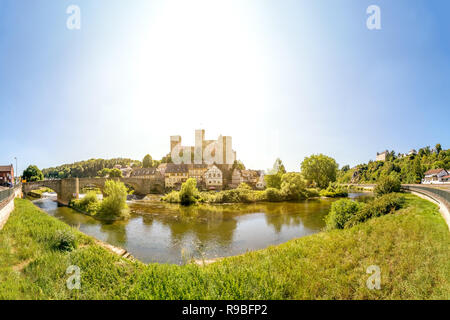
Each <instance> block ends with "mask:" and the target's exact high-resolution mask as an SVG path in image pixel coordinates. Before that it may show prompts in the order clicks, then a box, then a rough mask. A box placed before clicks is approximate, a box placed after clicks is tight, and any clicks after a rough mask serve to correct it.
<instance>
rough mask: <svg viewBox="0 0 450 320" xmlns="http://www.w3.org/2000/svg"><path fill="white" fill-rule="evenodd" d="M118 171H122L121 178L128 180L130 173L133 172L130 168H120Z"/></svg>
mask: <svg viewBox="0 0 450 320" xmlns="http://www.w3.org/2000/svg"><path fill="white" fill-rule="evenodd" d="M120 171H122V177H124V178H129V177H131V173H132V172H133V168H131V167H130V166H126V167H122V168H120Z"/></svg>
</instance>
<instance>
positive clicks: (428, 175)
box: [422, 168, 449, 184]
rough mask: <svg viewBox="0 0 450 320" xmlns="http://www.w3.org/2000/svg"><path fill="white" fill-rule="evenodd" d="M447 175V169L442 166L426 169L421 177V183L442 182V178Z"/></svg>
mask: <svg viewBox="0 0 450 320" xmlns="http://www.w3.org/2000/svg"><path fill="white" fill-rule="evenodd" d="M448 175H449V173H448V172H447V170H445V169H442V168H439V169H432V170H428V171H427V172H425V174H424V176H425V177H424V178H423V180H422V183H423V184H436V183H444V181H442V179H443V178H444V177H446V176H448Z"/></svg>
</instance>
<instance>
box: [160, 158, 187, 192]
mask: <svg viewBox="0 0 450 320" xmlns="http://www.w3.org/2000/svg"><path fill="white" fill-rule="evenodd" d="M188 178H189V169H188V166H187V165H185V164H179V165H177V164H173V163H168V164H167V167H166V170H165V173H164V184H165V186H166V188H168V189H176V190H179V189H180V188H181V185H182V184H183V183H184V182H186V180H187V179H188Z"/></svg>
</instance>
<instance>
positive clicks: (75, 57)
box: [0, 0, 450, 171]
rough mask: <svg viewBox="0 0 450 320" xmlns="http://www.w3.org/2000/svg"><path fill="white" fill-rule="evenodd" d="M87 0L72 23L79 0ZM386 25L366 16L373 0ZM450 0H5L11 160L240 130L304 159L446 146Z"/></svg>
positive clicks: (135, 147) (251, 140)
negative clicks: (369, 22) (370, 25)
mask: <svg viewBox="0 0 450 320" xmlns="http://www.w3.org/2000/svg"><path fill="white" fill-rule="evenodd" d="M71 4H75V5H78V6H79V7H80V9H81V29H80V30H68V29H67V28H66V20H67V18H68V17H69V15H68V14H66V9H67V7H68V6H69V5H71ZM372 4H375V5H378V6H379V7H380V8H381V26H382V29H381V30H374V31H370V30H368V29H367V27H366V19H367V17H368V15H367V14H366V9H367V7H368V6H369V5H372ZM449 12H450V2H449V1H447V0H441V1H438V0H434V1H426V0H423V1H417V0H415V1H413V0H405V1H402V0H396V1H379V0H370V1H365V0H360V1H351V0H342V1H334V0H327V1H325V0H316V1H299V0H292V1H290V0H283V1H274V0H272V1H262V0H254V1H241V0H234V1H215V0H208V1H207V0H202V1H197V0H189V1H170V0H160V1H151V0H145V1H138V0H133V1H125V0H113V1H111V0H107V1H106V0H96V1H91V0H89V1H88V0H71V1H62V0H59V1H55V0H36V1H25V0H0V114H1V119H2V126H1V127H0V164H8V163H14V157H15V156H17V157H18V159H19V169H21V170H20V171H22V170H23V169H24V167H25V166H27V165H29V164H36V165H38V166H39V167H41V168H43V167H49V166H55V165H59V164H62V163H71V162H74V161H77V160H85V159H89V158H112V157H131V158H136V159H142V158H143V156H144V155H145V154H146V153H150V154H151V155H152V156H153V157H154V158H161V157H162V156H163V155H165V154H166V153H167V152H168V150H169V136H170V135H175V134H180V135H182V136H183V141H185V142H186V144H189V143H193V141H194V130H195V129H196V128H205V129H206V134H207V138H209V139H211V138H215V137H216V136H217V135H218V134H220V133H222V134H224V135H231V136H233V144H234V149H235V150H236V151H237V154H238V158H239V159H241V160H243V161H244V163H245V164H246V165H247V167H250V168H254V169H266V168H268V167H270V166H271V165H272V163H273V161H274V160H275V158H276V157H280V158H281V159H282V160H283V162H284V163H285V164H286V167H287V168H288V169H289V170H298V169H299V164H300V162H301V161H302V160H303V158H304V157H305V156H308V155H310V154H313V153H324V154H327V155H330V156H332V157H334V158H335V159H336V160H337V162H338V163H339V164H340V165H345V164H350V165H356V164H358V163H362V162H367V161H368V160H370V159H374V157H375V154H376V152H377V151H382V150H385V149H390V150H391V149H394V150H395V151H397V152H407V151H408V150H410V149H411V148H419V147H422V146H427V145H430V146H434V145H435V144H436V143H441V144H442V145H443V147H444V148H449V144H448V142H449V141H450V130H449V118H450V112H449V106H450V90H449V88H450V19H449V18H448V13H449Z"/></svg>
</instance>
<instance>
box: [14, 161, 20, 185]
mask: <svg viewBox="0 0 450 320" xmlns="http://www.w3.org/2000/svg"><path fill="white" fill-rule="evenodd" d="M14 159H15V160H16V177H18V174H19V168H18V167H17V157H14ZM14 184H17V181H16V179H15V178H14Z"/></svg>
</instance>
